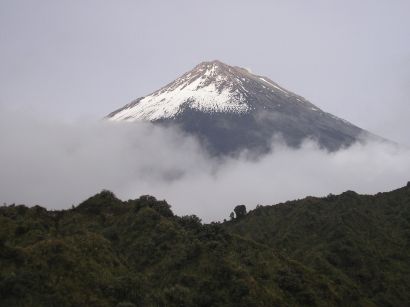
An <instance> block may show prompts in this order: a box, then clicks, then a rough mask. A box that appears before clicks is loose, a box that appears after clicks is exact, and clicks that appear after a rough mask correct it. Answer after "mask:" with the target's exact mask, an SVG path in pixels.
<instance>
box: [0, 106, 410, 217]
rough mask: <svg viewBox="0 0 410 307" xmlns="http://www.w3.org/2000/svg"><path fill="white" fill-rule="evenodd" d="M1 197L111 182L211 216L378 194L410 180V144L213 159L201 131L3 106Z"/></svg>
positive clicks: (56, 198) (128, 193)
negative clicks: (65, 117) (193, 133)
mask: <svg viewBox="0 0 410 307" xmlns="http://www.w3.org/2000/svg"><path fill="white" fill-rule="evenodd" d="M0 144H1V150H0V170H1V171H0V201H1V202H4V203H24V204H27V205H34V204H40V205H42V206H45V207H47V208H51V209H62V208H69V207H70V206H71V205H76V204H78V203H79V202H81V201H82V200H84V199H86V198H88V197H89V196H91V195H93V194H95V193H97V192H99V191H100V190H102V189H109V190H111V191H113V192H114V193H115V194H116V195H117V196H118V197H120V198H122V199H129V198H137V197H138V196H140V195H144V194H150V195H153V196H155V197H157V198H159V199H166V200H167V201H168V202H169V203H170V204H171V205H172V208H173V210H174V212H176V213H177V214H180V215H183V214H197V215H198V216H199V217H201V218H202V219H203V220H205V221H211V220H221V219H224V218H227V217H228V216H229V213H230V212H231V211H232V209H233V208H234V207H235V206H236V205H238V204H245V205H246V206H247V207H248V209H251V208H253V207H255V206H256V205H257V204H261V205H272V204H275V203H278V202H282V201H286V200H291V199H295V198H302V197H305V196H307V195H313V196H325V195H327V194H329V193H334V194H337V193H341V192H343V191H345V190H355V191H356V192H359V193H376V192H380V191H387V190H391V189H394V188H397V187H400V186H403V185H404V184H405V183H406V182H407V181H408V180H410V175H409V174H410V150H409V149H408V148H400V147H398V146H394V145H391V144H386V143H377V142H370V141H369V142H368V143H366V144H356V145H354V146H351V147H350V148H347V149H344V150H341V151H338V152H335V153H329V152H327V151H324V150H321V149H319V148H318V147H317V145H316V144H315V143H314V142H312V141H306V142H305V143H304V144H303V146H302V147H301V148H300V149H292V148H288V147H286V146H285V145H283V144H281V143H280V142H279V141H278V142H277V143H275V144H274V148H275V149H274V151H273V152H272V153H271V154H269V155H266V156H264V157H262V158H261V159H259V160H257V161H255V160H249V159H247V158H246V156H245V155H243V156H240V157H237V158H227V159H224V160H220V159H215V158H212V157H209V156H208V155H207V154H206V153H205V152H204V151H203V150H202V148H201V147H200V145H199V144H198V143H197V142H196V140H195V139H194V138H192V137H189V136H186V135H183V134H182V133H181V132H180V131H177V130H172V129H164V128H159V127H155V126H153V125H151V124H148V123H135V124H129V123H110V122H104V121H101V122H93V123H89V122H84V121H83V122H80V123H63V122H59V121H57V120H56V121H52V120H43V119H39V118H38V117H37V118H36V117H33V116H30V115H27V114H24V113H16V112H11V111H9V110H1V115H0Z"/></svg>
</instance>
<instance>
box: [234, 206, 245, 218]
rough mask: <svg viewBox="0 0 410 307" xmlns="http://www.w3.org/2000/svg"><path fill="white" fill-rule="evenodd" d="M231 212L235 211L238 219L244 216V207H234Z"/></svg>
mask: <svg viewBox="0 0 410 307" xmlns="http://www.w3.org/2000/svg"><path fill="white" fill-rule="evenodd" d="M233 211H235V214H236V218H238V219H239V218H241V217H244V216H245V215H246V206H245V205H239V206H236V207H235V209H233Z"/></svg>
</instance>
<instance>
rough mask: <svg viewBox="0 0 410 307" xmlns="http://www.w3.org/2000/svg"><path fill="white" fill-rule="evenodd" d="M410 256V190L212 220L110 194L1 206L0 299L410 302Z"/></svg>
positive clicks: (47, 302) (4, 302) (3, 302)
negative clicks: (70, 203) (66, 204)
mask: <svg viewBox="0 0 410 307" xmlns="http://www.w3.org/2000/svg"><path fill="white" fill-rule="evenodd" d="M409 254H410V187H405V188H402V189H399V190H396V191H393V192H389V193H381V194H378V195H375V196H362V195H358V194H356V193H354V192H346V193H343V194H341V195H339V196H333V195H331V196H329V197H327V198H322V199H321V198H312V197H308V198H306V199H303V200H299V201H293V202H288V203H285V204H279V205H276V206H269V207H259V208H257V209H255V210H253V211H251V212H249V213H248V214H246V215H245V216H243V217H238V218H236V219H234V220H232V221H229V222H224V223H211V224H202V223H201V222H200V220H199V219H198V218H197V217H196V216H183V217H178V216H175V215H174V214H173V212H172V211H171V209H170V206H169V205H168V204H167V203H166V202H165V201H158V200H156V199H155V198H154V197H151V196H142V197H140V198H139V199H136V200H129V201H121V200H119V199H117V198H116V197H115V195H114V194H113V193H111V192H109V191H103V192H101V193H99V194H97V195H95V196H93V197H91V198H89V199H88V200H86V201H84V202H83V203H81V204H80V205H78V206H77V207H75V208H72V209H70V210H63V211H47V210H46V209H44V208H42V207H39V206H35V207H31V208H28V207H26V206H23V205H18V206H15V205H11V206H3V207H0V259H1V261H0V306H303V305H306V306H307V305H308V306H346V305H354V306H358V305H362V306H405V305H407V304H408V303H409V302H410V298H409V293H410V289H409V288H410V282H409V276H410V275H409V273H410V260H409Z"/></svg>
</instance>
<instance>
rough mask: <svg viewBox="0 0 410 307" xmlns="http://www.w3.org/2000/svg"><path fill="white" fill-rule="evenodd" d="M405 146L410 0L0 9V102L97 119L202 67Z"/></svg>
mask: <svg viewBox="0 0 410 307" xmlns="http://www.w3.org/2000/svg"><path fill="white" fill-rule="evenodd" d="M213 59H219V60H221V61H223V62H226V63H227V64H231V65H237V66H242V67H246V68H250V69H251V70H252V71H253V72H255V73H257V74H261V75H266V76H268V77H270V78H271V79H273V80H275V81H276V82H278V83H279V84H281V85H282V86H284V87H286V88H288V89H289V90H292V91H294V92H296V93H298V94H300V95H302V96H304V97H306V98H307V99H309V100H310V101H311V102H313V103H314V104H316V105H317V106H319V107H321V108H322V109H324V110H325V111H328V112H330V113H333V114H335V115H337V116H339V117H342V118H345V119H347V120H349V121H351V122H353V123H355V124H356V125H359V126H361V127H363V128H365V129H368V130H371V131H373V132H375V133H378V134H380V135H382V136H385V137H387V138H390V139H392V140H395V141H398V142H401V143H404V144H407V145H410V133H409V132H410V120H409V117H410V99H409V97H410V86H409V85H410V1H408V0H407V1H399V0H389V1H388V0H386V1H382V0H371V1H369V0H361V1H357V0H354V1H351V0H343V1H329V0H326V1H325V0H324V1H318V0H312V1H305V0H304V1H292V0H286V1H285V0H283V1H279V0H277V1H261V0H259V1H258V0H254V1H238V0H236V1H221V0H220V1H212V0H211V1H193V0H190V1H136V0H133V1H126V0H117V1H109V0H106V1H101V0H98V1H97V0H78V1H77V0H69V1H63V0H60V1H55V0H37V1H21V0H10V1H9V0H1V1H0V106H6V107H8V108H13V109H15V110H18V111H20V112H34V113H35V114H37V115H40V116H45V117H52V118H61V119H63V120H68V121H72V120H79V119H87V120H92V119H100V118H101V117H102V116H104V115H106V114H107V113H109V112H111V111H112V110H114V109H116V108H118V107H120V106H122V105H124V104H126V103H128V102H129V101H130V100H132V99H134V98H137V97H139V96H143V95H145V94H148V93H149V92H151V91H153V90H155V89H157V88H159V87H161V86H163V85H164V84H166V83H168V82H170V81H172V80H173V79H174V78H176V77H177V76H179V75H180V74H182V73H183V72H185V71H187V70H189V69H191V68H192V67H193V66H195V65H196V64H198V63H199V62H201V61H204V60H213Z"/></svg>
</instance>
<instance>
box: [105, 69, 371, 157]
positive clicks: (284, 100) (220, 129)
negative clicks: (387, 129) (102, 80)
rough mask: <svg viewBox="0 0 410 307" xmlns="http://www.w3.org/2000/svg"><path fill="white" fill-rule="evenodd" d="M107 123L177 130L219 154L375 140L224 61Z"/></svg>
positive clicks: (185, 76)
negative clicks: (143, 123) (276, 146)
mask: <svg viewBox="0 0 410 307" xmlns="http://www.w3.org/2000/svg"><path fill="white" fill-rule="evenodd" d="M106 118H107V119H108V120H111V121H128V122H134V121H149V122H152V123H155V124H159V125H165V126H174V125H175V126H178V127H179V128H180V129H182V131H184V132H186V133H188V134H191V135H194V136H196V137H197V138H198V139H199V140H200V142H201V143H202V144H203V145H204V146H205V147H206V148H207V150H208V151H209V152H210V153H211V154H215V155H225V154H236V153H239V152H241V151H243V150H248V151H252V152H256V153H264V152H268V151H269V150H271V149H272V144H273V142H272V140H273V138H279V139H281V140H282V141H283V142H284V143H286V144H287V145H288V146H291V147H299V146H300V145H301V144H302V142H303V141H304V140H305V139H312V140H314V141H316V142H317V143H318V144H319V146H320V147H322V148H324V149H327V150H329V151H336V150H338V149H340V148H344V147H348V146H350V145H352V144H353V143H355V142H358V141H359V142H362V141H364V140H365V139H367V138H369V137H373V138H375V137H376V136H374V135H373V134H371V133H370V132H368V131H366V130H363V129H361V128H359V127H357V126H355V125H353V124H351V123H350V122H348V121H346V120H344V119H341V118H339V117H337V116H334V115H332V114H330V113H327V112H325V111H323V110H321V109H320V108H319V107H317V106H315V105H314V104H312V103H311V102H309V101H308V100H306V99H305V98H303V97H302V96H299V95H297V94H295V93H293V92H291V91H289V90H287V89H285V88H283V87H281V86H280V85H278V84H277V83H275V82H274V81H272V80H271V79H269V78H268V77H264V76H259V75H256V74H253V73H251V72H250V71H249V70H247V69H244V68H241V67H236V66H230V65H227V64H224V63H222V62H220V61H210V62H202V63H200V64H199V65H197V66H196V67H194V68H193V69H192V70H191V71H189V72H187V73H185V74H183V75H182V76H180V77H179V78H177V79H176V80H174V81H173V82H171V83H169V84H168V85H166V86H164V87H162V88H161V89H159V90H157V91H155V92H153V93H152V94H149V95H147V96H144V97H141V98H138V99H136V100H134V101H132V102H131V103H129V104H127V105H125V106H124V107H122V108H120V109H118V110H116V111H114V112H112V113H110V114H109V115H108V116H107V117H106Z"/></svg>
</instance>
